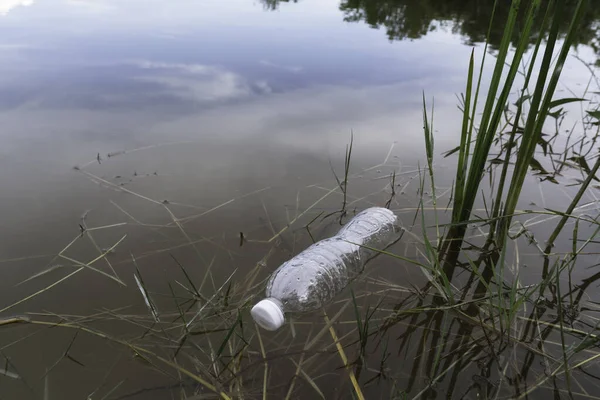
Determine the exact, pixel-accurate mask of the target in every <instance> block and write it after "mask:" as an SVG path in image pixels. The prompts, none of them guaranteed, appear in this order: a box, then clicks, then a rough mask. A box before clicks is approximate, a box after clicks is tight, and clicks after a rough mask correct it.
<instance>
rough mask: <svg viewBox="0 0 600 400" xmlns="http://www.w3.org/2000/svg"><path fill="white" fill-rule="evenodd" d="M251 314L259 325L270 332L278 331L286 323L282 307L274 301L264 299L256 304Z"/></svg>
mask: <svg viewBox="0 0 600 400" xmlns="http://www.w3.org/2000/svg"><path fill="white" fill-rule="evenodd" d="M250 314H252V318H254V321H256V323H257V324H258V325H260V326H261V327H262V328H264V329H266V330H268V331H276V330H277V329H279V328H281V326H282V325H283V323H284V322H285V317H284V316H283V311H282V310H281V306H280V305H279V304H277V302H276V301H273V300H272V299H264V300H261V301H259V302H258V303H256V305H255V306H254V307H252V310H251V311H250Z"/></svg>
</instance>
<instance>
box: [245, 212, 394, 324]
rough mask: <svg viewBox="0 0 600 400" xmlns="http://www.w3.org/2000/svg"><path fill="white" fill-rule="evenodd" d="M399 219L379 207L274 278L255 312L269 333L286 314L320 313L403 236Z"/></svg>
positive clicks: (288, 264) (300, 256) (313, 247)
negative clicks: (370, 260)
mask: <svg viewBox="0 0 600 400" xmlns="http://www.w3.org/2000/svg"><path fill="white" fill-rule="evenodd" d="M399 234H400V226H399V224H398V217H397V216H396V215H395V214H394V213H393V212H392V211H390V210H388V209H386V208H380V207H373V208H369V209H366V210H364V211H362V212H361V213H359V214H357V215H356V216H355V217H354V218H353V219H352V220H350V222H348V223H347V224H346V225H345V226H344V227H343V228H342V229H341V230H340V231H339V232H338V234H337V235H335V236H333V237H331V238H329V239H324V240H321V241H320V242H317V243H315V244H313V245H311V246H310V247H308V248H307V249H306V250H304V251H303V252H301V253H300V254H298V255H297V256H296V257H294V258H292V259H291V260H289V261H287V262H285V263H283V264H282V265H281V266H280V267H279V268H277V270H275V272H273V275H271V277H270V278H269V281H268V283H267V289H266V298H265V299H263V300H261V301H259V302H258V303H257V304H256V305H255V306H254V307H253V308H252V311H251V314H252V317H253V318H254V320H255V321H256V323H257V324H258V325H260V326H261V327H263V328H264V329H267V330H270V331H274V330H277V329H279V328H280V327H281V326H282V325H283V324H284V322H285V314H286V313H302V312H308V311H314V310H318V309H319V308H321V307H323V306H324V305H325V304H327V303H328V302H329V301H331V300H332V299H333V298H334V297H335V296H336V295H337V294H338V293H340V292H341V291H342V290H343V289H344V288H345V287H346V286H347V285H348V283H350V281H351V280H352V279H354V278H355V277H356V276H358V275H359V274H360V273H361V272H362V271H363V269H364V267H365V264H366V262H367V261H368V260H369V259H370V258H372V257H373V256H375V255H377V254H378V250H382V249H384V248H386V247H388V246H389V245H390V244H392V243H393V242H394V241H396V240H397V239H398V238H399V237H400V236H399Z"/></svg>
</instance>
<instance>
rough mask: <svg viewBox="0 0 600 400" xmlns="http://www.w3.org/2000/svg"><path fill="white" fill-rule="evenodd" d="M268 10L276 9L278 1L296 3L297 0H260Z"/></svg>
mask: <svg viewBox="0 0 600 400" xmlns="http://www.w3.org/2000/svg"><path fill="white" fill-rule="evenodd" d="M260 1H261V3H263V4H264V6H265V8H266V9H268V10H277V8H278V7H279V4H280V3H292V2H293V3H297V2H298V0H291V1H290V0H260Z"/></svg>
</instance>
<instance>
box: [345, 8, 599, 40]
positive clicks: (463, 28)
mask: <svg viewBox="0 0 600 400" xmlns="http://www.w3.org/2000/svg"><path fill="white" fill-rule="evenodd" d="M497 3H498V4H497V6H496V10H495V12H494V1H493V0H487V1H479V0H466V1H465V0H424V1H411V0H344V1H342V3H341V5H340V10H342V11H343V12H344V20H346V21H349V22H357V21H365V22H366V23H368V24H369V25H370V26H371V27H373V28H380V27H385V29H386V31H387V35H388V38H389V39H390V40H403V39H418V38H420V37H423V36H425V35H427V33H428V32H431V31H434V30H436V29H438V28H439V27H446V28H449V29H451V31H452V32H453V33H456V34H460V35H462V36H464V37H465V38H466V39H467V41H468V42H469V43H475V42H483V41H485V38H486V35H487V31H488V28H489V21H490V20H491V18H492V15H493V14H495V15H494V20H495V21H498V23H495V24H493V25H492V29H491V31H490V43H491V45H492V46H495V45H498V44H500V41H501V40H502V34H503V31H504V26H503V24H502V21H505V20H506V19H507V18H508V14H509V12H510V7H511V2H510V1H499V2H497ZM543 3H548V2H547V1H544V2H543ZM577 3H578V1H577V0H567V1H566V5H565V8H566V9H567V10H568V11H567V14H570V13H572V12H573V11H574V10H575V7H576V5H577ZM597 3H598V2H597V1H595V0H594V1H591V2H588V7H587V8H588V9H587V10H586V12H585V14H584V17H583V20H582V22H581V24H580V27H581V28H580V29H579V30H578V31H577V38H576V40H575V43H577V44H589V45H591V46H593V47H594V49H595V50H598V38H599V37H600V26H599V24H598V20H599V19H600V7H595V6H596V5H598V4H597ZM527 5H528V2H527V1H524V2H522V6H521V9H520V11H519V14H520V16H521V19H520V21H521V22H524V18H525V10H526V8H527V7H526V6H527ZM540 9H541V10H544V9H545V7H544V5H543V4H542V7H541V8H540ZM541 20H542V18H541V15H540V18H538V19H537V23H536V25H535V26H534V27H533V29H532V33H533V36H532V38H531V41H532V42H533V41H534V40H535V38H536V36H537V34H538V33H539V31H540V28H541ZM569 23H570V16H569V15H565V18H564V19H563V20H562V25H561V27H560V31H561V32H562V33H566V31H567V30H568V28H569ZM522 25H523V23H521V26H522ZM518 28H519V25H517V31H516V32H515V37H514V40H516V39H517V38H518V37H519V33H518V32H519V29H518Z"/></svg>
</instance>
